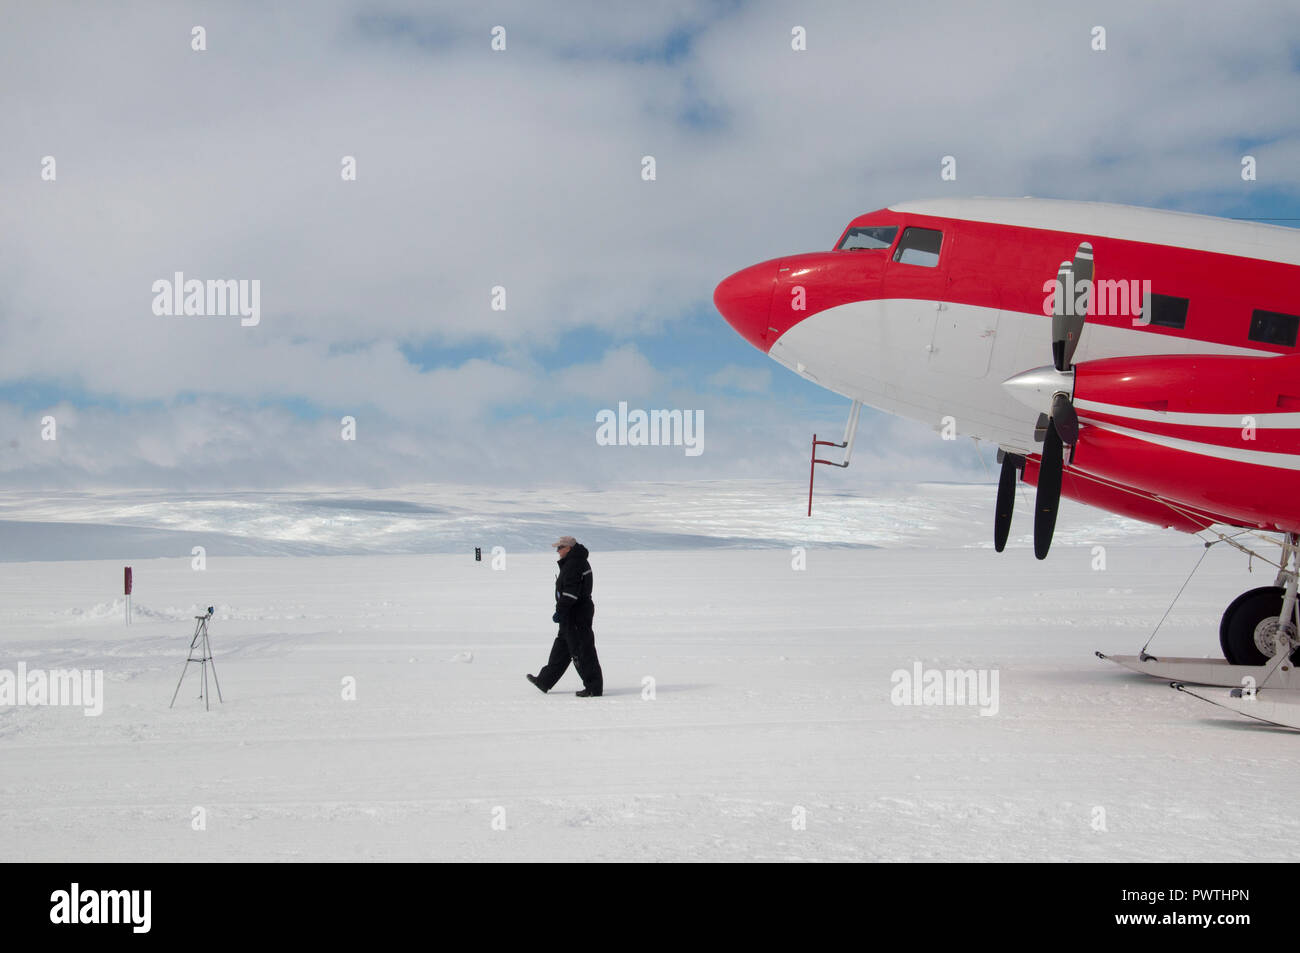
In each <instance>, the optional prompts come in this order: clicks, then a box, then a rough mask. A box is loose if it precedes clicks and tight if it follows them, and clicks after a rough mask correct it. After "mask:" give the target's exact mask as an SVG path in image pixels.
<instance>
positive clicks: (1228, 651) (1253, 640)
mask: <svg viewBox="0 0 1300 953" xmlns="http://www.w3.org/2000/svg"><path fill="white" fill-rule="evenodd" d="M1285 595H1286V593H1285V591H1284V590H1283V589H1282V587H1281V586H1262V587H1260V588H1259V589H1251V590H1250V591H1249V592H1243V593H1242V594H1241V595H1239V596H1238V597H1237V598H1236V599H1233V600H1232V602H1231V604H1229V606H1228V608H1227V609H1226V610H1225V611H1224V613H1223V619H1222V621H1220V623H1219V647H1220V648H1221V649H1223V657H1224V658H1226V659H1227V660H1228V661H1229V662H1230V663H1231V664H1233V665H1263V664H1264V663H1266V662H1267V661H1268V660H1269V659H1270V658H1271V657H1272V655H1273V647H1274V645H1275V639H1276V638H1277V617H1278V616H1279V615H1280V614H1281V612H1282V599H1283V597H1284V596H1285ZM1288 638H1289V639H1290V640H1291V643H1292V645H1295V644H1296V641H1297V640H1296V633H1295V632H1294V631H1292V632H1290V633H1289V634H1288ZM1296 656H1300V649H1297V651H1296V652H1295V653H1293V655H1292V660H1293V661H1294V660H1295V658H1296Z"/></svg>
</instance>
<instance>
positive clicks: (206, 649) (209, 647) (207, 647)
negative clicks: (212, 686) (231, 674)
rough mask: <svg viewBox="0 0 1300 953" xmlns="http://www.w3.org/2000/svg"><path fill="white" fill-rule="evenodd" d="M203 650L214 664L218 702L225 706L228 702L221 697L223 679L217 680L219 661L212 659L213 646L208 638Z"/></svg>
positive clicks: (205, 638)
mask: <svg viewBox="0 0 1300 953" xmlns="http://www.w3.org/2000/svg"><path fill="white" fill-rule="evenodd" d="M203 648H204V652H203V654H204V655H206V656H207V657H208V661H209V662H210V663H211V664H212V681H213V682H215V683H216V686H217V701H219V702H221V703H222V704H225V701H226V700H225V699H224V698H222V697H221V679H219V678H217V660H216V659H214V658H213V657H212V645H211V643H209V642H208V640H207V637H206V636H205V637H204V639H203Z"/></svg>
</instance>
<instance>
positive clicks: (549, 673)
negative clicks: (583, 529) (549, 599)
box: [537, 543, 605, 695]
mask: <svg viewBox="0 0 1300 953" xmlns="http://www.w3.org/2000/svg"><path fill="white" fill-rule="evenodd" d="M587 555H588V553H587V547H586V546H584V545H582V543H577V544H575V545H574V546H573V548H572V549H570V550H569V551H568V552H567V553H565V554H564V558H563V559H561V560H559V562H558V563H557V565H558V566H559V567H560V573H559V575H558V576H556V577H555V616H556V619H557V620H558V621H559V623H560V631H559V634H557V635H556V636H555V642H554V643H552V645H551V657H550V659H549V660H548V661H547V663H546V665H545V666H543V668H542V670H541V671H540V672H538V673H537V681H538V682H539V683H540V685H539V687H540V688H542V689H544V690H545V691H550V690H551V689H552V688H553V687H554V686H555V683H556V682H558V681H559V680H560V677H561V676H562V675H563V674H564V673H565V671H567V670H568V668H569V662H570V660H572V662H573V665H574V667H575V668H576V669H577V670H578V675H579V676H580V677H581V678H582V685H583V687H584V688H586V689H587V690H588V691H590V692H591V693H592V694H593V695H600V694H602V693H603V692H604V689H605V678H604V675H603V674H602V673H601V671H600V659H598V658H597V657H596V634H595V633H594V632H593V631H592V630H591V622H592V619H593V618H595V615H596V604H595V603H594V602H592V601H591V582H592V578H591V565H590V564H589V563H588V562H587Z"/></svg>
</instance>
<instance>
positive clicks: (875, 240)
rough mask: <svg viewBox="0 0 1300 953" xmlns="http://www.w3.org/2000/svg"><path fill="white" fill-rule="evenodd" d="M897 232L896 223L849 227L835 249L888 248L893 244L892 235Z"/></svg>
mask: <svg viewBox="0 0 1300 953" xmlns="http://www.w3.org/2000/svg"><path fill="white" fill-rule="evenodd" d="M897 234H898V226H897V225H862V226H859V227H857V228H850V229H849V231H848V234H847V235H845V236H844V240H843V241H842V242H840V243H839V246H838V247H837V249H836V250H837V251H869V250H871V249H873V248H888V247H889V246H890V245H892V244H894V236H896V235H897Z"/></svg>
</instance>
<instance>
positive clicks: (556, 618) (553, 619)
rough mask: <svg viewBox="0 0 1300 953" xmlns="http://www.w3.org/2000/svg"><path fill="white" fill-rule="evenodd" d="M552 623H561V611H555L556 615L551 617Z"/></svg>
mask: <svg viewBox="0 0 1300 953" xmlns="http://www.w3.org/2000/svg"><path fill="white" fill-rule="evenodd" d="M551 621H552V622H559V621H560V610H559V609H556V610H555V614H554V615H552V616H551Z"/></svg>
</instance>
